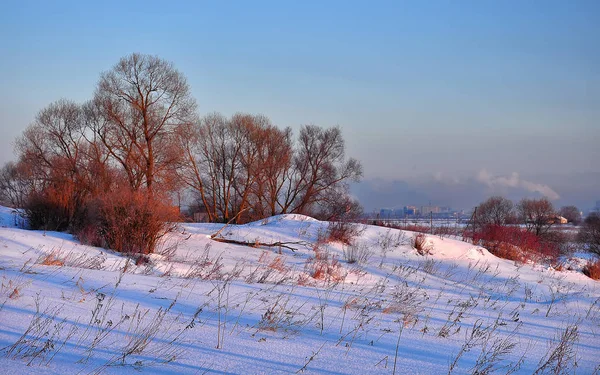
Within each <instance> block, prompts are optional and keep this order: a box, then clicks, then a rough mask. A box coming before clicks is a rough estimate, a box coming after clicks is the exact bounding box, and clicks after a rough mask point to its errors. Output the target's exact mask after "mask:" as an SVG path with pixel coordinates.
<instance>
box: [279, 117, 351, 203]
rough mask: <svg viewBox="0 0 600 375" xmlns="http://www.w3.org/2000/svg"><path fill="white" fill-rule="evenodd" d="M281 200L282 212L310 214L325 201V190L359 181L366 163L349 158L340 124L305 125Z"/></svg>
mask: <svg viewBox="0 0 600 375" xmlns="http://www.w3.org/2000/svg"><path fill="white" fill-rule="evenodd" d="M293 163H294V166H293V168H292V169H290V171H289V173H288V176H287V181H286V187H285V189H284V192H283V194H282V196H281V199H280V206H281V207H282V210H281V211H282V213H299V214H310V213H311V210H313V209H315V206H316V205H317V204H319V203H320V202H322V201H324V199H325V195H324V194H325V193H326V192H327V191H329V190H330V189H335V188H337V187H338V186H339V185H343V184H345V183H348V182H349V181H358V180H359V179H360V177H361V176H362V166H361V164H360V162H358V161H357V160H356V159H352V158H350V159H348V160H346V159H345V146H344V139H343V137H342V132H341V130H340V128H339V127H333V128H329V129H323V128H321V127H318V126H315V125H307V126H303V127H302V128H301V130H300V135H299V140H298V144H297V145H296V149H295V155H294V161H293Z"/></svg>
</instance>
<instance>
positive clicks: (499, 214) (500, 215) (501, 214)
mask: <svg viewBox="0 0 600 375" xmlns="http://www.w3.org/2000/svg"><path fill="white" fill-rule="evenodd" d="M476 213H477V216H476V217H475V218H474V220H475V223H476V225H478V226H484V225H506V224H508V223H510V222H511V221H513V216H514V210H513V203H512V201H511V200H509V199H506V198H504V197H501V196H494V197H491V198H488V199H487V200H486V201H485V202H483V203H481V204H480V205H479V206H478V207H477V211H476Z"/></svg>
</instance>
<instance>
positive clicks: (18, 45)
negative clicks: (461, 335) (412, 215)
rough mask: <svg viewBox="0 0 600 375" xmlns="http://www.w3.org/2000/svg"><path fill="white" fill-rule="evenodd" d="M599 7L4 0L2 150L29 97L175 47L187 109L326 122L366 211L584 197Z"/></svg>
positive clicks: (589, 174) (67, 93) (596, 194)
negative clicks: (339, 139)
mask: <svg viewBox="0 0 600 375" xmlns="http://www.w3.org/2000/svg"><path fill="white" fill-rule="evenodd" d="M142 4H143V6H142ZM142 9H143V10H142ZM598 14H600V3H598V2H595V1H575V2H561V1H548V2H539V3H537V4H534V3H533V2H532V3H528V4H524V3H523V2H517V1H506V2H480V1H473V2H471V1H463V2H451V1H436V2H432V3H427V4H423V3H420V2H418V3H400V2H398V3H397V2H377V3H375V4H369V5H367V4H366V3H362V4H361V3H351V2H326V3H324V4H322V3H319V2H303V3H302V4H287V3H279V2H259V3H251V4H250V3H248V4H245V3H228V4H203V3H202V4H201V3H196V2H190V3H183V2H182V3H177V4H176V5H169V7H165V3H164V2H162V3H159V2H143V3H137V2H128V3H116V2H106V3H102V4H85V3H79V2H51V3H46V2H8V3H6V4H5V6H4V12H3V14H2V15H0V32H1V33H2V35H3V50H4V53H3V58H2V59H0V82H2V87H3V88H4V90H2V93H1V94H0V95H1V96H0V124H1V126H2V133H3V136H2V139H1V140H0V164H4V163H5V162H7V161H9V160H13V159H14V157H13V155H12V143H13V141H14V139H15V138H16V137H17V136H19V135H20V134H21V133H22V131H23V130H24V129H25V128H26V127H27V125H28V124H29V123H31V122H32V121H33V119H34V117H35V115H36V113H37V112H38V111H39V110H41V109H42V108H44V107H45V106H47V105H48V104H50V103H51V102H53V101H56V100H58V99H60V98H68V99H71V100H74V101H76V102H83V101H85V100H87V99H90V98H91V97H92V95H93V91H94V88H95V85H96V83H97V81H98V78H99V75H100V73H101V72H103V71H106V70H109V69H110V68H111V67H112V66H113V65H114V64H116V63H117V62H118V60H119V59H120V58H121V57H123V56H126V55H128V54H130V53H132V52H141V53H147V54H152V55H158V56H160V57H161V58H163V59H165V60H168V61H171V62H173V64H174V65H175V67H176V68H177V69H178V70H179V71H181V72H182V73H183V74H184V75H185V76H186V77H187V79H188V82H189V84H190V86H191V90H192V94H193V95H194V96H195V98H196V100H197V101H198V104H199V113H200V114H201V115H204V114H207V113H210V112H214V111H218V112H221V113H223V114H225V115H231V114H233V113H235V112H249V113H260V114H264V115H266V116H268V117H269V118H270V119H271V120H272V121H273V123H274V124H276V125H278V126H281V127H285V126H291V127H292V128H293V129H295V130H296V131H297V130H298V129H299V127H300V125H303V124H316V125H320V126H324V127H329V126H335V125H339V126H341V128H342V130H343V134H344V138H345V140H346V146H347V154H348V156H352V157H355V158H357V159H358V160H360V161H361V162H362V163H363V166H364V171H365V178H364V182H363V183H361V184H360V185H359V186H358V187H356V186H355V187H354V188H353V193H354V194H355V196H357V197H358V198H359V199H360V200H361V202H362V203H363V205H364V206H365V209H366V210H367V211H371V210H373V209H377V208H382V207H393V206H397V205H406V204H411V203H412V204H422V202H427V201H432V203H435V204H443V205H450V206H453V207H456V208H466V209H468V208H470V207H472V206H473V205H475V204H476V203H478V202H480V201H481V200H482V199H485V198H486V197H487V196H489V195H492V194H501V195H505V196H507V197H509V198H511V199H520V198H521V197H524V196H535V197H537V196H542V195H544V196H548V197H549V198H550V199H552V200H553V202H554V203H555V205H557V206H561V205H566V204H575V205H577V206H578V207H579V208H580V209H582V210H586V209H588V208H591V207H592V206H593V205H594V202H595V201H596V200H600V163H599V162H598V161H599V160H600V147H599V145H598V144H599V143H600V142H599V141H600V121H599V120H600V22H598Z"/></svg>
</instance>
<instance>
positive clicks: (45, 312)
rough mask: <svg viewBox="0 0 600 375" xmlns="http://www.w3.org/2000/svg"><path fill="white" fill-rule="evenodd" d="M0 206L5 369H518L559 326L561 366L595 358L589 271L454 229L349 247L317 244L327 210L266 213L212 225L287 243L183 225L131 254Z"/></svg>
mask: <svg viewBox="0 0 600 375" xmlns="http://www.w3.org/2000/svg"><path fill="white" fill-rule="evenodd" d="M0 218H1V219H2V220H3V224H2V227H0V277H1V279H2V285H1V287H0V347H1V348H2V351H1V352H0V366H1V368H2V369H4V371H5V372H6V373H15V374H20V373H32V374H35V373H40V374H42V373H43V374H52V373H55V374H70V373H73V374H74V373H81V374H87V373H107V374H121V373H131V372H132V370H138V371H140V372H141V373H160V374H165V373H167V374H168V373H173V374H180V373H183V374H188V373H189V374H197V373H220V374H277V373H280V374H287V373H296V372H304V373H314V374H387V373H389V374H392V373H393V372H394V367H396V369H395V373H396V374H407V373H410V374H437V373H448V372H449V371H451V372H452V373H455V374H463V373H473V372H475V371H477V370H479V371H480V373H482V372H483V373H485V371H484V370H485V369H486V368H487V370H489V371H488V373H501V374H504V373H506V372H508V371H509V370H514V373H523V374H531V373H533V372H535V371H536V370H537V369H540V368H541V370H540V372H539V373H545V372H551V371H550V370H552V369H553V366H554V367H556V363H558V361H552V360H550V361H547V359H548V358H550V359H552V358H558V357H557V356H556V353H555V352H553V350H554V348H556V347H557V345H558V342H559V341H560V337H561V335H563V337H564V338H565V342H566V344H567V345H564V346H563V347H562V348H563V349H565V350H563V352H562V357H560V358H561V360H562V362H561V363H562V364H563V365H565V368H564V370H565V373H572V372H574V370H575V368H574V366H575V363H576V365H577V366H578V367H577V368H576V372H577V373H581V374H591V373H593V372H594V371H595V370H598V367H597V366H598V364H599V361H598V354H599V353H600V339H599V337H598V334H599V333H600V332H599V331H600V286H599V283H597V282H594V281H592V280H590V279H588V278H586V277H585V276H583V275H581V274H580V273H579V272H575V271H565V272H556V271H554V270H552V269H549V268H547V267H543V266H540V265H519V264H514V262H510V261H507V260H502V259H498V258H496V257H495V256H493V255H492V254H490V253H489V252H488V251H487V250H485V249H482V248H479V247H476V246H473V245H471V244H468V243H465V242H461V241H457V240H452V239H448V238H439V237H430V238H429V239H428V240H429V241H430V243H431V244H432V246H433V247H432V250H431V254H430V255H427V256H421V255H419V254H418V253H417V252H416V251H415V250H414V249H413V248H412V246H411V244H410V239H411V238H412V236H413V234H412V233H410V232H402V231H398V230H392V229H386V228H381V227H372V226H360V227H359V228H358V229H359V232H360V234H359V236H358V237H357V238H356V239H355V246H354V247H353V248H349V247H348V246H345V245H342V244H339V243H328V244H318V245H315V244H316V243H317V242H318V239H319V238H320V237H322V234H323V233H324V232H325V231H326V229H327V226H328V223H326V222H320V221H317V220H315V219H312V218H308V217H305V216H301V215H280V216H276V217H272V218H269V219H266V220H262V221H259V222H255V223H250V224H248V225H243V226H228V227H226V228H224V229H223V230H222V231H221V232H219V237H220V238H223V239H227V240H236V241H245V242H250V243H274V242H283V243H285V244H287V246H289V247H291V248H293V250H292V249H290V248H287V247H250V246H240V245H235V244H231V243H223V242H216V241H214V240H211V239H210V235H211V234H214V233H216V232H217V231H219V230H220V229H221V228H222V225H216V224H182V225H181V226H180V228H179V230H178V231H177V232H176V233H172V234H171V235H170V236H169V237H168V239H167V241H166V243H165V244H164V245H163V246H162V247H161V249H159V252H158V254H154V255H152V256H151V257H150V258H151V262H150V263H148V264H142V265H135V264H133V262H132V261H130V260H128V259H127V258H126V257H124V256H122V255H120V254H116V253H114V252H112V251H109V250H104V249H99V248H93V247H88V246H84V245H81V244H79V243H78V242H77V241H76V240H75V239H74V238H73V237H72V236H70V235H67V234H63V233H54V232H46V233H44V232H38V231H26V230H22V229H18V228H14V226H11V225H10V218H11V213H10V211H9V210H8V209H4V208H3V209H1V210H0ZM7 218H8V220H9V222H8V223H7V224H5V223H6V220H7ZM315 249H316V251H315ZM351 251H355V252H357V253H359V254H362V258H363V261H361V262H357V263H349V262H347V261H346V260H345V257H344V254H345V253H346V254H348V253H349V252H351ZM319 262H321V263H319ZM323 265H326V266H327V267H328V268H318V267H319V266H323ZM317 269H319V270H325V271H324V275H325V276H322V275H323V274H321V276H319V275H317V274H316V273H315V270H317ZM314 276H318V277H316V278H315V277H314ZM575 327H576V329H575ZM565 333H567V334H569V335H567V336H564V334H565ZM570 343H572V345H570ZM567 349H569V350H567ZM552 353H554V354H555V356H554V357H548V356H549V355H550V354H552ZM546 362H547V364H546V367H543V366H544V364H545V363H546ZM486 366H491V367H486ZM492 370H495V371H492Z"/></svg>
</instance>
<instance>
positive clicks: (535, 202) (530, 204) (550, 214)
mask: <svg viewBox="0 0 600 375" xmlns="http://www.w3.org/2000/svg"><path fill="white" fill-rule="evenodd" d="M517 210H518V212H519V215H520V216H521V219H522V220H523V222H524V223H525V225H526V227H527V230H529V231H532V232H534V233H535V235H536V236H541V235H544V234H546V233H547V232H548V230H549V229H550V227H551V226H552V224H554V219H555V216H556V212H555V211H554V206H553V205H552V202H550V201H549V200H548V198H541V199H523V200H521V202H519V204H518V206H517Z"/></svg>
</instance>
